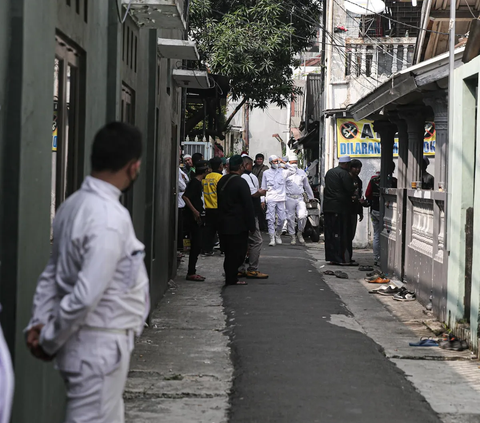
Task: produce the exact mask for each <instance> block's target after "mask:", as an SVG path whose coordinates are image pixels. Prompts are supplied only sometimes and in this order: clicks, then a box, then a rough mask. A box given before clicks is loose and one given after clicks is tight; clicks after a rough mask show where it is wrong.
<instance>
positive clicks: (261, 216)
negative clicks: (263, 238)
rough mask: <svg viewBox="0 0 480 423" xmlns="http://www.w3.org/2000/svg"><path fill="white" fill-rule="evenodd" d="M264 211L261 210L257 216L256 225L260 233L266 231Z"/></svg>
mask: <svg viewBox="0 0 480 423" xmlns="http://www.w3.org/2000/svg"><path fill="white" fill-rule="evenodd" d="M265 211H266V210H264V209H262V210H261V211H260V213H259V215H258V225H259V227H260V230H261V231H262V232H266V231H268V224H267V215H266V212H265Z"/></svg>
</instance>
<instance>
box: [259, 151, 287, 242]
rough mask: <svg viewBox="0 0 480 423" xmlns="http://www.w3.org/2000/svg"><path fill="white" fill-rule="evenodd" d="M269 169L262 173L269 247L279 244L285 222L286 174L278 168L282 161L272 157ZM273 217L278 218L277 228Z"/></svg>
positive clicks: (269, 159)
mask: <svg viewBox="0 0 480 423" xmlns="http://www.w3.org/2000/svg"><path fill="white" fill-rule="evenodd" d="M268 161H269V163H270V166H271V167H270V169H268V170H266V171H265V172H264V173H263V178H262V189H263V190H265V191H267V195H266V199H267V222H268V234H269V235H270V243H269V244H268V245H270V246H271V247H273V246H275V244H281V243H282V238H281V237H280V235H281V234H282V228H283V223H284V222H285V218H286V215H285V178H286V177H287V173H286V172H285V171H284V169H282V168H279V163H284V161H283V160H281V159H279V158H278V157H277V156H275V155H273V156H270V157H269V158H268ZM275 216H277V217H278V221H277V227H275Z"/></svg>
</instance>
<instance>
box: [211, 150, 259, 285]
mask: <svg viewBox="0 0 480 423" xmlns="http://www.w3.org/2000/svg"><path fill="white" fill-rule="evenodd" d="M229 164H230V173H229V174H228V175H225V176H223V177H222V179H220V181H219V182H218V184H217V196H218V212H219V233H220V244H221V245H222V248H223V250H224V252H225V260H224V262H223V268H224V271H225V285H246V284H247V283H246V282H245V281H239V280H238V268H239V267H240V266H241V265H242V263H243V261H244V259H245V255H246V254H247V248H248V234H249V233H254V232H255V213H254V210H253V203H252V199H251V194H250V188H249V187H248V184H247V182H246V181H245V179H243V178H242V177H241V175H242V174H243V172H244V169H245V168H244V166H243V159H242V157H241V156H239V155H238V154H237V155H235V156H232V157H231V158H230V162H229Z"/></svg>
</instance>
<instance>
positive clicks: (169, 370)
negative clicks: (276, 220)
mask: <svg viewBox="0 0 480 423" xmlns="http://www.w3.org/2000/svg"><path fill="white" fill-rule="evenodd" d="M307 245H308V246H307V248H305V247H301V246H300V247H299V246H290V245H288V244H283V245H281V246H276V247H275V248H271V247H268V246H267V244H266V243H264V247H263V250H262V257H261V268H262V271H265V272H267V273H269V275H270V277H269V279H267V280H264V281H250V282H249V285H248V286H233V287H227V288H222V284H223V281H222V277H221V270H220V269H221V265H222V259H221V257H220V256H213V257H202V259H201V260H200V268H201V271H202V274H204V275H205V276H207V280H206V281H205V282H203V283H198V282H197V283H195V282H188V281H185V280H184V279H183V277H182V276H183V273H184V272H183V271H184V264H182V265H181V267H180V269H179V277H178V278H177V279H176V281H175V282H174V283H173V284H172V287H171V289H170V290H169V291H168V292H167V294H166V296H165V298H164V299H163V300H162V302H161V303H160V305H159V307H158V308H157V310H156V312H155V313H154V317H153V320H152V324H151V327H150V328H148V329H146V331H145V333H144V335H143V336H142V338H141V339H140V340H139V342H138V343H137V346H136V349H135V351H134V354H133V360H132V366H131V370H130V377H129V381H128V383H127V389H126V393H125V397H126V399H127V401H126V409H127V422H129V423H144V422H145V423H146V422H157V421H168V422H169V423H177V422H178V423H180V422H182V423H189V422H192V423H193V422H195V423H204V422H205V423H206V422H218V423H220V422H231V423H237V422H249V423H255V422H278V423H281V422H285V423H287V422H288V423H292V422H299V423H300V422H302V423H303V422H312V423H313V422H385V421H390V422H439V421H443V422H473V421H480V405H479V404H478V401H477V399H478V394H479V392H480V386H479V384H478V381H479V380H480V370H479V368H478V365H477V363H476V361H472V354H471V352H469V351H463V352H455V351H445V350H441V349H439V348H414V347H410V346H409V345H408V343H409V342H415V341H416V340H418V339H419V338H420V337H422V336H434V335H433V333H432V332H430V331H429V329H428V328H427V327H426V326H425V325H424V324H423V322H422V319H423V320H427V319H426V317H425V315H424V314H423V313H422V309H423V308H422V307H421V306H420V305H419V304H418V303H416V302H415V303H398V302H395V301H392V299H391V297H390V298H387V297H380V296H376V295H372V294H369V293H368V288H369V287H368V286H366V285H367V284H364V283H361V282H360V281H359V280H360V279H361V277H362V273H365V272H360V271H359V270H357V269H355V268H349V269H348V270H347V273H348V274H349V279H348V280H344V279H338V278H335V277H334V276H333V277H332V276H324V275H323V271H324V270H325V268H326V266H325V265H324V264H325V263H324V261H323V257H324V252H323V247H322V244H307ZM356 254H357V260H358V261H360V262H365V263H368V261H369V258H370V256H371V253H370V254H369V252H368V251H367V252H365V251H358V252H357V253H356ZM370 288H371V286H370ZM422 316H423V317H422Z"/></svg>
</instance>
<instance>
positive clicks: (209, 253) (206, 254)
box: [202, 251, 215, 257]
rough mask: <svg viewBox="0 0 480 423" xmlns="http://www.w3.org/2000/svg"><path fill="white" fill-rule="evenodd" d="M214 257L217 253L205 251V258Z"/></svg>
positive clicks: (203, 254)
mask: <svg viewBox="0 0 480 423" xmlns="http://www.w3.org/2000/svg"><path fill="white" fill-rule="evenodd" d="M214 255H215V253H214V252H213V251H205V252H203V253H202V256H205V257H212V256H214Z"/></svg>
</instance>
